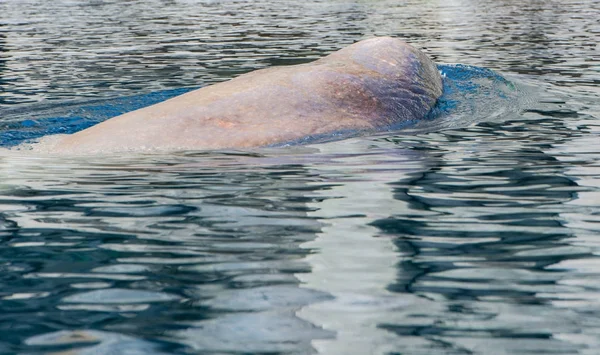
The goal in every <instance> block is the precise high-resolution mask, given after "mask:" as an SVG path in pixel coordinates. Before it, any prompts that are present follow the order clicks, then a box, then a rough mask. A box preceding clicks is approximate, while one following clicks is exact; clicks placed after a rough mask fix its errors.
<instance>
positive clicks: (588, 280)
mask: <svg viewBox="0 0 600 355" xmlns="http://www.w3.org/2000/svg"><path fill="white" fill-rule="evenodd" d="M0 14H1V15H0V89H1V91H0V135H1V142H2V144H3V145H4V146H5V147H6V146H13V145H15V144H17V143H20V142H23V141H25V140H29V139H35V137H39V136H43V135H48V134H54V133H68V132H72V131H76V130H79V129H83V128H85V127H87V126H89V125H92V124H94V123H97V122H99V121H102V120H104V119H107V118H109V117H112V116H115V115H118V114H120V113H122V112H125V111H129V110H132V109H135V108H138V107H141V106H145V105H147V104H151V103H154V102H157V101H161V100H164V99H166V98H168V97H171V96H172V95H176V94H179V93H182V92H185V91H186V90H190V89H191V88H197V87H201V86H205V85H210V84H212V83H216V82H220V81H223V80H227V79H230V78H232V77H234V76H237V75H239V74H242V73H245V72H248V71H250V70H255V69H260V68H265V67H270V66H273V65H285V64H296V63H305V62H308V61H311V60H315V59H317V58H320V57H322V56H324V55H326V54H328V53H330V52H332V51H334V50H337V49H339V48H342V47H345V46H347V45H348V44H350V43H353V42H355V41H358V40H360V39H364V38H367V37H371V36H375V35H392V36H397V37H400V38H403V39H405V40H406V41H408V42H410V43H412V44H413V45H415V46H416V47H418V48H420V49H422V50H423V51H424V52H426V53H427V54H428V55H429V56H430V57H431V58H433V59H434V60H435V61H436V63H440V70H441V71H442V73H443V74H445V79H444V80H445V81H444V83H445V93H444V96H443V98H442V100H441V101H440V102H439V104H438V106H437V107H436V109H435V111H434V112H433V113H432V117H430V118H428V119H426V120H423V121H420V122H415V123H414V124H412V125H410V126H408V127H402V128H401V129H398V130H393V131H386V132H380V133H377V134H368V135H361V136H356V137H350V138H347V139H336V140H333V141H328V142H323V143H318V144H315V142H312V143H313V144H297V145H292V146H284V147H265V148H256V149H252V150H225V151H211V152H206V151H189V152H178V153H172V154H119V155H114V156H102V157H94V156H89V157H85V158H83V157H81V158H77V157H69V158H66V157H64V158H61V157H52V156H39V155H38V156H36V155H34V154H31V152H29V151H15V150H12V151H7V150H2V151H1V152H0V286H1V287H0V309H1V311H2V312H0V354H52V353H54V354H56V353H65V352H68V353H73V354H265V353H268V354H314V353H318V354H410V355H413V354H417V355H421V354H483V355H487V354H493V355H497V354H510V355H513V354H596V353H597V352H598V350H597V349H599V348H600V317H599V314H600V302H599V300H600V283H599V282H598V280H600V272H599V271H598V270H599V268H598V265H600V257H599V256H600V243H599V240H600V239H599V238H600V217H599V216H600V165H599V163H598V162H599V161H600V148H599V144H598V142H599V139H600V123H599V122H600V121H599V119H600V92H599V91H598V85H599V84H600V81H599V78H600V56H599V55H598V53H599V52H598V47H597V43H599V42H600V38H599V34H600V27H599V25H598V21H597V19H598V18H600V7H599V3H598V2H597V1H562V2H560V4H558V3H549V2H536V1H533V2H519V3H516V2H514V1H508V0H500V1H498V0H480V1H477V2H475V1H468V0H461V1H443V2H441V1H440V2H432V1H429V2H423V1H404V2H397V1H391V0H390V1H388V0H377V1H368V2H364V1H353V2H352V1H351V2H337V1H305V2H297V1H296V2H293V1H287V0H281V1H272V0H256V1H252V2H245V1H210V0H207V1H205V0H198V1H196V0H188V1H163V0H143V1H142V0H133V1H127V2H122V1H116V0H114V1H113V0H103V1H63V0H61V1H52V2H48V1H40V0H18V1H17V0H6V1H0ZM456 63H458V64H456Z"/></svg>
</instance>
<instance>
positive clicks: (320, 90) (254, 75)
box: [51, 37, 442, 154]
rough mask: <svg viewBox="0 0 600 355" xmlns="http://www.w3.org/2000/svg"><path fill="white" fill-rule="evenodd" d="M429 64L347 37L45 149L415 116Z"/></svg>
mask: <svg viewBox="0 0 600 355" xmlns="http://www.w3.org/2000/svg"><path fill="white" fill-rule="evenodd" d="M441 94H442V82H441V77H440V74H439V72H438V70H437V67H436V66H435V64H434V63H433V62H432V61H431V60H430V59H429V58H428V57H427V56H426V55H425V54H423V53H422V52H420V51H418V50H417V49H415V48H413V47H411V46H410V45H408V44H406V43H404V42H402V41H401V40H398V39H394V38H390V37H380V38H373V39H369V40H365V41H361V42H358V43H355V44H353V45H351V46H349V47H346V48H344V49H341V50H339V51H337V52H334V53H332V54H330V55H328V56H326V57H324V58H321V59H319V60H317V61H315V62H312V63H308V64H301V65H294V66H286V67H275V68H270V69H263V70H257V71H254V72H251V73H248V74H244V75H241V76H239V77H237V78H235V79H232V80H229V81H226V82H223V83H218V84H215V85H212V86H208V87H205V88H201V89H198V90H195V91H192V92H189V93H186V94H183V95H181V96H178V97H175V98H172V99H170V100H167V101H164V102H161V103H158V104H156V105H153V106H149V107H146V108H143V109H140V110H137V111H133V112H129V113H126V114H124V115H121V116H118V117H115V118H112V119H109V120H107V121H105V122H102V123H100V124H98V125H96V126H93V127H90V128H88V129H86V130H83V131H81V132H78V133H75V134H73V135H70V136H67V137H65V138H64V139H62V140H60V141H59V142H58V143H57V144H56V145H55V146H54V147H53V148H52V149H51V150H52V151H54V152H60V153H72V154H80V153H82V154H91V153H105V152H122V151H144V150H161V151H173V150H196V149H221V148H248V147H258V146H267V145H273V144H279V143H285V142H292V141H298V140H302V139H304V138H306V137H314V136H322V135H327V134H333V133H336V132H340V131H348V130H350V131H362V130H366V131H369V130H381V129H386V128H390V127H394V126H398V125H399V124H402V123H403V122H407V121H411V120H418V119H422V118H424V117H425V116H426V115H427V114H428V112H429V111H430V110H431V108H432V107H433V106H434V105H435V103H436V101H437V99H438V98H439V97H440V96H441Z"/></svg>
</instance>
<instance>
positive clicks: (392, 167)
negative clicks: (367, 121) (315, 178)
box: [296, 140, 419, 354]
mask: <svg viewBox="0 0 600 355" xmlns="http://www.w3.org/2000/svg"><path fill="white" fill-rule="evenodd" d="M367 144H369V145H373V146H372V147H365V145H367ZM374 144H375V143H373V142H369V141H354V140H349V141H345V142H342V143H339V142H338V144H336V145H323V146H322V147H321V152H322V153H323V154H335V155H337V156H343V157H342V158H337V159H335V164H327V165H320V166H314V167H313V168H314V170H316V171H317V172H318V174H319V176H321V177H323V178H326V179H327V182H331V183H332V184H333V185H335V186H333V187H332V188H331V189H328V190H322V189H321V190H319V198H318V200H321V198H320V197H323V200H322V201H320V202H314V203H309V204H308V207H312V208H314V212H311V213H309V216H311V217H316V218H318V219H319V221H321V222H322V223H323V224H324V227H323V228H322V231H321V232H320V233H318V234H317V237H316V238H315V239H314V240H312V241H309V242H306V243H304V244H302V245H301V247H303V248H307V249H312V250H315V252H314V253H311V254H309V255H308V256H307V257H306V259H305V261H306V262H308V263H309V264H310V266H311V270H312V271H311V272H310V273H298V274H296V277H297V278H298V279H299V280H300V281H301V282H302V284H301V285H302V287H306V288H310V289H312V290H319V291H324V292H327V293H329V294H331V295H332V296H334V299H332V300H329V301H325V302H319V303H314V304H310V305H308V306H305V307H303V308H302V309H301V310H299V311H298V312H297V313H296V314H297V315H298V316H299V317H301V318H303V319H306V320H308V321H310V322H311V323H313V324H315V325H317V326H320V327H323V328H324V329H326V330H330V331H333V332H335V334H336V336H335V337H334V338H330V339H318V340H313V342H312V345H313V346H314V347H315V349H317V350H318V351H319V352H320V353H323V354H372V353H375V352H380V351H382V350H392V349H382V348H379V347H380V346H383V345H382V344H388V345H387V346H389V345H390V344H393V343H394V340H395V339H397V336H395V335H393V334H392V333H389V332H387V331H386V330H384V329H381V328H378V324H381V323H386V322H388V321H391V319H390V317H394V314H395V317H397V314H398V313H399V312H398V310H400V309H402V308H406V307H412V304H413V303H414V302H415V297H414V296H413V295H409V294H394V293H391V292H390V291H388V290H387V289H386V288H387V287H388V285H390V284H393V283H394V282H395V280H396V277H397V272H398V269H397V268H396V265H397V264H398V262H399V257H400V255H399V253H398V251H397V249H396V247H395V245H394V243H393V241H392V240H391V239H389V238H386V237H380V238H378V237H377V236H378V233H379V230H378V229H377V228H376V227H373V226H370V225H369V224H370V223H371V222H373V221H376V220H378V219H382V218H387V217H389V216H390V215H391V214H394V211H401V210H406V209H407V208H408V207H407V206H406V203H405V202H403V201H400V200H396V199H394V198H393V195H392V191H391V187H390V185H389V184H390V183H393V182H397V181H398V180H402V179H404V178H406V174H407V173H408V172H409V171H414V170H415V169H418V168H419V165H418V161H417V159H415V157H411V156H409V155H407V154H401V155H400V154H398V152H399V150H393V151H390V155H383V156H385V157H386V161H382V160H381V159H382V158H381V157H382V155H381V154H380V153H381V151H380V150H381V149H380V148H379V147H376V146H374ZM332 149H335V150H336V151H335V152H333V151H331V150H332ZM369 150H378V153H379V154H378V155H377V159H379V161H374V159H375V158H374V156H370V155H365V154H364V152H365V151H369ZM361 152H362V153H361ZM402 153H403V152H402ZM382 211H386V212H385V213H383V212H382ZM392 309H393V310H394V312H391V310H392Z"/></svg>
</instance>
